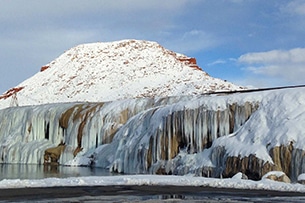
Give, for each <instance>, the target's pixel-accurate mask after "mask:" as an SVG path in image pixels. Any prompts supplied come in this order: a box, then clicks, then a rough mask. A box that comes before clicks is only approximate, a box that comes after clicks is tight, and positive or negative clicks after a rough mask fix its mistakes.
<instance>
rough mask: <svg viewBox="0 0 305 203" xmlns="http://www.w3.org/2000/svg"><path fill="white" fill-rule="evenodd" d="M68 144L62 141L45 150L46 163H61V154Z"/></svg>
mask: <svg viewBox="0 0 305 203" xmlns="http://www.w3.org/2000/svg"><path fill="white" fill-rule="evenodd" d="M65 148H66V144H65V143H63V142H61V143H60V144H59V145H58V146H57V147H52V148H48V149H46V150H45V152H44V164H52V165H54V164H59V163H58V160H59V158H60V155H61V154H62V153H63V152H64V150H65Z"/></svg>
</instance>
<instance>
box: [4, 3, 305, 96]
mask: <svg viewBox="0 0 305 203" xmlns="http://www.w3.org/2000/svg"><path fill="white" fill-rule="evenodd" d="M0 5H1V12H0V29H1V32H0V47H1V49H0V81H1V82H0V93H3V92H5V91H6V90H8V89H10V88H12V87H15V86H17V85H18V84H19V83H21V82H22V81H24V80H26V79H27V78H29V77H31V76H33V75H34V74H35V73H37V72H38V71H39V70H40V68H41V66H43V65H45V64H47V63H49V62H50V61H52V60H54V59H55V58H57V57H58V56H60V55H61V54H62V53H64V51H66V50H68V49H70V48H72V47H74V46H76V45H79V44H83V43H92V42H109V41H116V40H122V39H139V40H150V41H156V42H158V43H160V44H161V45H162V46H164V47H165V48H167V49H170V50H173V51H175V52H179V53H182V54H185V55H187V56H190V57H195V58H196V59H197V63H198V65H199V66H200V67H201V68H202V69H203V70H205V71H206V72H207V73H209V74H210V75H211V76H213V77H217V78H221V79H224V80H228V81H230V82H233V83H235V84H238V85H243V86H249V87H273V86H284V85H299V84H304V83H305V77H304V74H305V40H304V36H305V0H268V1H265V0H216V1H215V0H179V1H177V0H166V1H164V0H163V1H161V0H154V1H143V0H116V1H110V0H108V1H106V0H90V1H84V0H83V1H80V0H65V1H59V0H44V1H40V0H27V1H26V2H25V1H23V0H14V1H6V0H0Z"/></svg>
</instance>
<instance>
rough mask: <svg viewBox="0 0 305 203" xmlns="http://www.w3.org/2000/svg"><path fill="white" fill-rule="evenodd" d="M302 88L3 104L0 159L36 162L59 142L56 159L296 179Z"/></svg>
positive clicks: (300, 164)
mask: <svg viewBox="0 0 305 203" xmlns="http://www.w3.org/2000/svg"><path fill="white" fill-rule="evenodd" d="M303 91H304V88H299V89H296V90H278V91H273V92H270V91H268V92H259V93H244V94H235V95H228V96H224V95H222V96H180V97H164V98H139V99H129V100H120V101H115V102H101V103H62V104H48V105H41V106H28V107H15V108H7V109H3V110H1V111H0V119H1V121H2V122H1V124H0V158H1V159H0V162H1V163H38V164H41V163H43V161H44V153H45V151H46V150H47V149H50V148H52V147H55V146H57V145H58V144H59V143H65V148H64V151H63V152H62V154H61V156H60V158H59V160H58V161H59V163H60V164H68V165H70V164H85V165H91V166H97V167H104V168H108V169H109V170H110V171H113V172H119V173H153V174H178V175H183V174H188V173H192V174H196V175H200V176H206V177H232V176H233V175H234V174H236V173H238V172H242V173H243V174H245V175H246V176H247V177H248V178H250V179H253V180H258V179H260V178H262V176H263V175H265V174H266V173H267V172H269V171H271V170H280V171H283V172H284V173H285V174H286V175H288V177H289V178H290V179H291V180H292V181H296V178H297V177H298V175H299V174H301V173H304V171H305V164H304V163H305V161H304V154H305V153H304V146H305V145H304V137H303V133H302V132H303V123H304V121H305V116H304V115H305V114H304V113H305V112H303V110H302V109H304V108H302V107H303V106H304V105H305V100H303V99H302V97H303V96H302V95H304V94H300V92H303ZM279 109H281V110H279ZM283 109H285V111H282V110H283ZM75 156H76V157H75Z"/></svg>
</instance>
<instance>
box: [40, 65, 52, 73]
mask: <svg viewBox="0 0 305 203" xmlns="http://www.w3.org/2000/svg"><path fill="white" fill-rule="evenodd" d="M48 68H50V66H49V65H45V66H42V67H41V68H40V72H43V71H45V70H47V69H48Z"/></svg>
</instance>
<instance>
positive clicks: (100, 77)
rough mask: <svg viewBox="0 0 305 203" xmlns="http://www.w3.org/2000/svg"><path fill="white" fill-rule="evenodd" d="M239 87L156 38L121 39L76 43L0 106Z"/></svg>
mask: <svg viewBox="0 0 305 203" xmlns="http://www.w3.org/2000/svg"><path fill="white" fill-rule="evenodd" d="M237 89H241V87H239V86H236V85H234V84H232V83H229V82H225V81H223V80H220V79H215V78H212V77H210V76H209V75H208V74H207V73H206V72H204V71H202V69H201V68H199V67H198V66H197V64H196V59H194V58H189V57H187V56H184V55H182V54H177V53H175V52H172V51H170V50H167V49H165V48H163V47H162V46H161V45H159V44H158V43H156V42H150V41H140V40H123V41H116V42H109V43H91V44H83V45H79V46H76V47H74V48H72V49H70V50H68V51H66V52H65V53H64V54H62V55H61V56H59V57H58V58H57V59H55V60H54V61H52V62H50V63H49V64H47V65H45V66H43V67H42V68H41V71H40V72H38V73H37V74H35V75H34V76H32V77H31V78H29V79H27V80H25V81H24V82H22V83H20V84H19V85H18V86H17V87H15V88H12V89H10V90H8V91H7V92H5V93H4V94H3V95H1V96H0V109H2V108H6V107H8V106H10V105H16V104H18V105H20V106H22V105H33V104H44V103H55V102H73V101H91V102H96V101H110V100H118V99H125V98H137V97H155V96H157V97H159V96H160V97H164V96H177V95H194V94H201V93H205V92H214V91H218V90H237Z"/></svg>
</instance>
